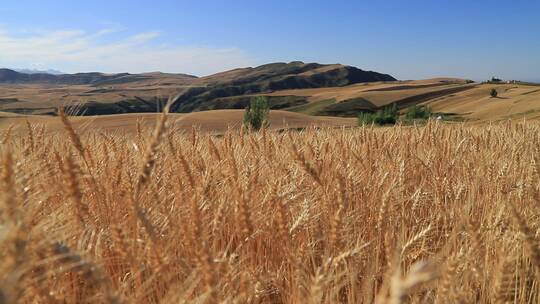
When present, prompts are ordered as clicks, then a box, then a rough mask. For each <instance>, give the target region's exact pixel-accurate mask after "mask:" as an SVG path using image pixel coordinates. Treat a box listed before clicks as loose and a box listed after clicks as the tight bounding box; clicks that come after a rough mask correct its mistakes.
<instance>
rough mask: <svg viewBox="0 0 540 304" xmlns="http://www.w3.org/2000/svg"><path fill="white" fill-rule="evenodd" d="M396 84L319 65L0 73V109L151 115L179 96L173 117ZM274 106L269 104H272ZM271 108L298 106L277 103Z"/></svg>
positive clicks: (377, 76) (388, 78)
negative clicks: (275, 95) (290, 93)
mask: <svg viewBox="0 0 540 304" xmlns="http://www.w3.org/2000/svg"><path fill="white" fill-rule="evenodd" d="M378 81H395V78H393V77H392V76H390V75H387V74H381V73H377V72H372V71H363V70H361V69H358V68H355V67H351V66H344V65H339V64H331V65H322V64H317V63H307V64H306V63H303V62H298V61H296V62H290V63H273V64H267V65H263V66H259V67H255V68H242V69H235V70H231V71H227V72H222V73H218V74H215V75H210V76H206V77H200V78H197V77H195V76H190V75H184V74H164V73H146V74H113V75H108V74H101V73H82V74H66V75H50V74H22V73H18V72H15V71H11V70H6V69H4V70H0V84H1V85H0V110H3V111H9V112H16V113H27V114H52V113H54V109H55V108H57V107H58V106H60V105H67V106H75V105H78V106H79V107H80V108H81V112H82V113H84V114H85V115H100V114H122V113H143V112H155V111H156V109H158V108H159V106H160V104H162V103H163V102H164V101H165V100H166V99H167V98H168V97H169V96H171V95H177V94H180V98H179V100H178V102H177V103H176V104H175V106H174V108H173V109H172V110H173V111H174V112H179V113H188V112H193V111H202V110H212V109H238V108H244V107H245V105H246V103H247V100H246V99H239V100H235V101H234V102H232V103H231V104H225V103H222V102H220V100H221V99H223V98H231V97H241V96H245V95H250V94H259V93H270V92H274V91H278V90H290V89H306V88H324V87H336V86H338V87H341V86H347V85H351V84H356V83H361V82H362V83H367V82H378ZM272 102H273V101H272ZM278 103H280V104H279V105H278V104H276V105H273V108H276V109H277V108H286V107H289V106H292V105H297V104H300V103H302V100H298V101H297V102H291V101H290V100H286V101H283V100H280V101H279V102H278Z"/></svg>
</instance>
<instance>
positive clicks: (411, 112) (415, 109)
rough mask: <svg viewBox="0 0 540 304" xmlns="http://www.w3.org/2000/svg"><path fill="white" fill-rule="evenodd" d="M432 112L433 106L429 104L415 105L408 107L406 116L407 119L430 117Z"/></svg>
mask: <svg viewBox="0 0 540 304" xmlns="http://www.w3.org/2000/svg"><path fill="white" fill-rule="evenodd" d="M431 114H432V111H431V108H430V107H428V106H417V105H413V106H410V107H408V108H407V112H406V113H405V118H407V119H428V118H429V117H430V116H431Z"/></svg>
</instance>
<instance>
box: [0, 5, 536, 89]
mask: <svg viewBox="0 0 540 304" xmlns="http://www.w3.org/2000/svg"><path fill="white" fill-rule="evenodd" d="M0 16H1V18H0V66H3V67H12V68H36V69H47V68H52V69H58V70H62V71H65V72H86V71H102V72H149V71H156V70H160V71H164V72H183V73H190V74H195V75H199V76H200V75H207V74H210V73H215V72H219V71H223V70H226V69H230V68H236V67H242V66H254V65H259V64H264V63H268V62H275V61H293V60H301V61H305V62H321V63H343V64H349V65H354V66H358V67H360V68H362V69H369V70H376V71H380V72H384V73H390V74H392V75H394V76H395V77H398V78H400V79H418V78H428V77H434V76H457V77H467V78H472V79H477V80H481V79H486V78H488V77H491V76H498V77H502V78H505V79H524V80H540V1H538V0H529V1H523V0H514V1H499V0H492V1H484V0H476V1H463V0H453V1H439V0H430V1H427V0H425V1H416V0H409V1H405V0H403V1H401V0H394V1H360V0H358V1H340V0H335V1H319V0H311V1H308V0H305V1H304V0H276V1H253V0H251V1H233V0H229V1H204V0H200V1H179V0H176V1H173V0H154V1H148V0H145V1H142V0H131V1H123V0H116V1H110V0H109V1H103V0H92V1H78V0H69V1H68V0H62V1H61V0H48V1H43V0H39V1H38V0H17V1H12V0H2V1H1V2H0Z"/></svg>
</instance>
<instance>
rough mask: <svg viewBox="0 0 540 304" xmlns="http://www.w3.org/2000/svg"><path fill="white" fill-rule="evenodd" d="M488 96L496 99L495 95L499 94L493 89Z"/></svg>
mask: <svg viewBox="0 0 540 304" xmlns="http://www.w3.org/2000/svg"><path fill="white" fill-rule="evenodd" d="M489 95H491V97H493V98H495V97H497V95H499V93H498V92H497V90H496V89H495V88H493V89H491V91H490V92H489Z"/></svg>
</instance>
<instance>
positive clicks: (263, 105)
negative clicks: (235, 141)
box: [244, 96, 270, 131]
mask: <svg viewBox="0 0 540 304" xmlns="http://www.w3.org/2000/svg"><path fill="white" fill-rule="evenodd" d="M269 114H270V105H269V104H268V100H267V99H266V97H262V96H257V97H255V98H253V99H251V101H250V103H249V105H248V106H247V107H246V110H245V112H244V127H246V128H248V129H251V130H254V131H259V130H260V129H261V128H267V127H268V126H270V122H269V121H268V115H269Z"/></svg>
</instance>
